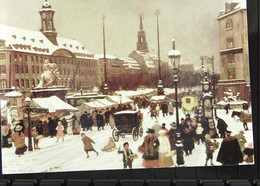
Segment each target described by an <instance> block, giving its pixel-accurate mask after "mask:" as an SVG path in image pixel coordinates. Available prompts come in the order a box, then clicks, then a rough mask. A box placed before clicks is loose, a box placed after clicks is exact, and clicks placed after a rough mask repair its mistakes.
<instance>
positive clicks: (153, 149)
mask: <svg viewBox="0 0 260 186" xmlns="http://www.w3.org/2000/svg"><path fill="white" fill-rule="evenodd" d="M146 133H148V134H147V135H146V136H145V137H144V142H143V144H142V145H141V146H139V147H138V151H139V152H140V153H143V156H142V158H143V166H144V167H145V168H154V167H158V166H159V155H158V146H159V140H158V137H157V135H155V134H154V129H148V131H146Z"/></svg>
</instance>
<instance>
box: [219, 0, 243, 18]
mask: <svg viewBox="0 0 260 186" xmlns="http://www.w3.org/2000/svg"><path fill="white" fill-rule="evenodd" d="M227 3H228V4H230V5H232V4H234V5H235V7H234V9H233V10H231V11H227V10H226V9H223V10H221V11H220V13H219V16H218V19H221V18H223V17H226V16H228V15H231V14H233V13H235V12H238V11H240V10H243V9H247V4H246V0H231V1H230V2H227Z"/></svg>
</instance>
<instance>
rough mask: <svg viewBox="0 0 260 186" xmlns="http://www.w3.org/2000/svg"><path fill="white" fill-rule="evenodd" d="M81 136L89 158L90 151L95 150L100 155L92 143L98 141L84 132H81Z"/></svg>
mask: <svg viewBox="0 0 260 186" xmlns="http://www.w3.org/2000/svg"><path fill="white" fill-rule="evenodd" d="M81 137H82V141H83V144H84V150H85V151H86V153H87V158H89V155H88V152H89V151H94V152H95V153H96V154H97V156H98V152H97V151H96V150H95V149H94V147H93V145H92V143H94V144H96V143H95V142H94V141H93V140H92V139H90V138H89V137H87V136H86V134H84V133H82V134H81Z"/></svg>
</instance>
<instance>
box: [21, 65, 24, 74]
mask: <svg viewBox="0 0 260 186" xmlns="http://www.w3.org/2000/svg"><path fill="white" fill-rule="evenodd" d="M21 73H24V72H23V65H21Z"/></svg>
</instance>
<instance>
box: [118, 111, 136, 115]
mask: <svg viewBox="0 0 260 186" xmlns="http://www.w3.org/2000/svg"><path fill="white" fill-rule="evenodd" d="M136 113H137V111H132V110H123V111H119V112H116V113H114V115H120V114H136Z"/></svg>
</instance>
